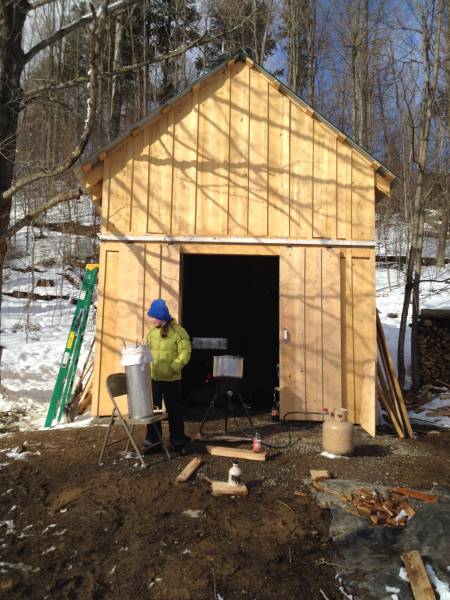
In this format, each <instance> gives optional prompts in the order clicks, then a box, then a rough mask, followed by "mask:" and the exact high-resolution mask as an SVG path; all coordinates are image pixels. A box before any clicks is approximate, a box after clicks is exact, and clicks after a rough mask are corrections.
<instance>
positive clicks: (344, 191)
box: [336, 141, 352, 240]
mask: <svg viewBox="0 0 450 600" xmlns="http://www.w3.org/2000/svg"><path fill="white" fill-rule="evenodd" d="M336 211H337V238H338V239H341V240H347V239H349V238H351V232H352V223H351V220H352V150H351V148H350V146H348V145H347V144H344V143H342V142H339V141H338V142H337V208H336Z"/></svg>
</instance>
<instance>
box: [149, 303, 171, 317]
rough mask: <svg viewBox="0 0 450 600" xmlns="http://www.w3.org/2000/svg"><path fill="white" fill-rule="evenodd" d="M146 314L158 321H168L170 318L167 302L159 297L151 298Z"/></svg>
mask: <svg viewBox="0 0 450 600" xmlns="http://www.w3.org/2000/svg"><path fill="white" fill-rule="evenodd" d="M147 315H148V316H149V317H153V318H154V319H159V320H160V321H170V320H171V319H172V317H171V316H170V313H169V309H168V308H167V304H166V303H165V302H164V300H162V299H161V298H158V300H153V302H152V303H151V306H150V308H149V309H148V311H147Z"/></svg>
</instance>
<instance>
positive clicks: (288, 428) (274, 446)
mask: <svg viewBox="0 0 450 600" xmlns="http://www.w3.org/2000/svg"><path fill="white" fill-rule="evenodd" d="M293 414H301V415H321V416H323V413H322V412H312V411H300V410H292V411H290V412H287V413H286V414H285V415H284V416H283V419H282V421H281V424H282V425H283V426H284V427H286V431H287V434H288V436H289V440H288V441H287V443H286V444H282V445H279V444H269V443H268V442H264V441H263V440H261V445H262V446H265V447H266V448H272V449H274V450H285V449H286V448H289V447H290V446H292V434H291V424H290V423H289V421H286V417H287V416H288V415H293ZM233 419H234V422H235V423H236V427H237V428H238V429H239V431H240V432H241V433H242V434H243V435H244V436H245V437H247V438H250V439H251V438H252V436H251V435H249V434H248V433H247V432H246V431H244V430H243V429H242V427H241V426H240V425H239V422H238V420H237V417H236V416H235V415H233Z"/></svg>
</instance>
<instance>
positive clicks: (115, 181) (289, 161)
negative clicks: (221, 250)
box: [102, 63, 375, 240]
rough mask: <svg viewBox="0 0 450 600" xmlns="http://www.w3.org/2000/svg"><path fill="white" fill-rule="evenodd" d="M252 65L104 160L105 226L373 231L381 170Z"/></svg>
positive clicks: (287, 232) (225, 76) (356, 235)
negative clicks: (377, 183)
mask: <svg viewBox="0 0 450 600" xmlns="http://www.w3.org/2000/svg"><path fill="white" fill-rule="evenodd" d="M342 139H343V138H342V137H340V138H339V139H338V136H337V134H336V133H335V132H334V131H333V130H331V128H329V127H328V126H327V125H325V124H323V123H322V122H320V120H318V119H316V118H314V117H312V116H311V115H310V114H309V113H308V112H307V111H306V110H305V108H303V107H302V106H301V105H300V104H299V103H297V102H295V101H294V100H292V99H290V98H288V97H287V96H286V95H284V94H283V93H282V92H280V91H279V90H278V89H276V87H274V86H273V85H272V84H271V83H270V82H269V80H268V79H267V78H266V77H265V76H264V75H262V74H261V73H259V72H258V71H257V70H255V69H251V68H250V67H249V66H247V65H246V64H245V63H234V64H231V65H228V66H225V67H224V68H223V69H222V70H221V71H220V72H219V73H218V74H216V75H214V76H211V78H209V79H207V80H206V81H205V82H204V83H203V84H201V85H200V87H197V88H196V89H195V90H194V91H192V92H191V93H189V95H187V96H186V97H184V98H183V99H181V100H180V102H179V103H178V104H176V105H174V106H173V107H172V108H170V109H169V110H168V111H167V112H165V113H164V114H161V115H160V117H159V118H158V119H157V120H156V121H153V122H152V123H151V124H150V125H148V126H147V127H146V128H145V129H143V130H140V131H137V132H136V135H130V136H129V137H128V138H127V139H126V141H124V142H123V143H122V144H121V145H120V146H119V147H118V148H116V149H114V150H112V151H111V152H110V153H109V154H108V155H107V157H106V159H105V161H104V177H103V200H102V217H103V232H105V233H112V234H118V235H127V234H128V235H130V234H131V235H145V234H146V233H152V234H179V235H183V234H184V235H191V234H198V235H233V236H252V237H253V236H259V237H265V236H273V237H280V236H281V237H294V238H301V239H310V238H329V239H341V240H373V239H374V236H375V233H374V215H375V211H374V206H375V172H374V168H373V166H371V164H370V163H369V161H368V160H367V159H366V158H365V157H363V156H362V155H361V154H360V153H359V152H358V151H357V150H355V149H353V148H352V147H351V146H349V145H348V144H346V143H345V141H341V140H342Z"/></svg>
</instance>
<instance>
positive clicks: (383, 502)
mask: <svg viewBox="0 0 450 600" xmlns="http://www.w3.org/2000/svg"><path fill="white" fill-rule="evenodd" d="M312 485H313V488H314V489H316V490H317V491H319V492H324V493H328V494H333V495H336V496H338V497H339V498H340V499H341V500H343V501H344V502H345V503H346V510H348V512H350V513H351V514H353V515H355V516H358V517H366V518H367V520H368V521H369V523H370V524H371V525H386V526H388V527H404V526H405V525H406V524H407V522H408V519H411V517H413V516H414V515H415V514H416V511H415V510H414V509H413V507H412V506H411V505H410V504H409V502H408V500H407V497H408V496H409V497H412V498H414V499H417V500H422V501H423V502H434V501H437V497H436V496H430V495H429V494H424V493H422V492H416V491H415V490H409V489H407V488H392V489H388V490H386V491H384V492H383V493H381V492H378V491H377V490H369V489H367V488H361V489H359V490H356V492H354V493H352V494H348V495H346V494H343V493H342V492H339V491H337V490H333V489H331V488H324V487H322V486H321V485H320V484H319V483H318V482H317V481H313V484H312Z"/></svg>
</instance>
